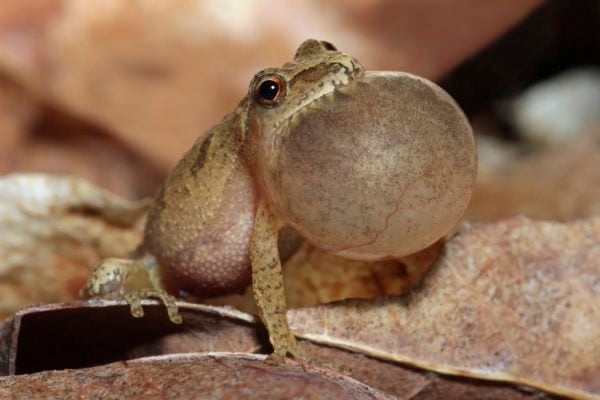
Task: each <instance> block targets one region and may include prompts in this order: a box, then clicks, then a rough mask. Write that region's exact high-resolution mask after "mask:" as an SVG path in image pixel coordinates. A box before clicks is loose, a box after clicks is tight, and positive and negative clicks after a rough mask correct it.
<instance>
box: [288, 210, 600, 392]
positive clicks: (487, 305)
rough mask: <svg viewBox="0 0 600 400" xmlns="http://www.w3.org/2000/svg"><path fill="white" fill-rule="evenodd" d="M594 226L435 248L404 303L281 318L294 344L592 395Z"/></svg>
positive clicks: (526, 223) (511, 223) (479, 237)
mask: <svg viewBox="0 0 600 400" xmlns="http://www.w3.org/2000/svg"><path fill="white" fill-rule="evenodd" d="M598 259H600V218H595V219H592V220H589V221H587V222H585V221H584V222H578V223H573V224H570V225H561V224H556V223H549V222H533V221H530V220H528V219H526V218H515V219H511V220H507V221H504V222H501V223H498V224H496V225H487V226H475V227H472V228H470V229H468V230H467V231H466V232H465V233H462V234H461V235H459V236H457V237H456V238H455V239H453V240H452V241H450V242H449V243H448V244H447V247H446V249H445V255H444V257H443V258H442V259H441V260H440V261H439V262H438V263H437V264H436V266H435V267H434V269H433V270H432V271H431V273H430V275H429V276H428V278H427V279H426V280H425V283H424V285H423V286H422V287H421V288H420V289H419V290H416V291H415V292H414V293H412V294H411V295H410V296H408V297H405V298H390V297H383V298H379V299H376V300H371V301H361V300H349V301H344V302H340V303H333V304H329V305H322V306H317V307H311V308H308V309H298V310H290V312H289V320H290V324H291V325H292V327H293V329H294V330H295V332H297V333H298V334H299V335H300V336H301V337H304V338H307V339H310V340H312V341H315V342H319V343H326V344H330V345H335V346H340V347H343V348H347V349H352V350H355V351H361V352H364V353H366V354H369V355H372V356H374V357H379V358H384V359H388V360H395V361H400V362H405V363H408V364H410V365H415V366H419V367H423V368H428V369H431V370H434V371H439V372H441V373H447V374H454V375H460V376H471V377H478V378H482V379H488V380H498V381H510V382H515V383H521V384H525V385H529V386H533V387H537V388H541V389H543V390H546V391H549V392H552V393H557V394H564V395H568V396H573V397H578V398H593V397H594V396H596V397H597V396H600V358H599V357H598V354H600V318H599V315H600V310H599V309H598V306H599V305H600V298H599V296H600V279H599V277H600V270H599V267H600V264H598V261H597V260H598Z"/></svg>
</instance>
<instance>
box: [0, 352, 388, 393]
mask: <svg viewBox="0 0 600 400" xmlns="http://www.w3.org/2000/svg"><path fill="white" fill-rule="evenodd" d="M264 358H265V356H258V355H249V354H237V355H236V354H219V353H214V354H204V355H197V356H192V355H171V356H164V357H160V358H150V359H141V360H138V361H133V362H131V361H130V362H127V363H114V364H109V365H106V366H103V367H96V368H93V369H78V370H65V371H47V372H42V373H37V374H32V375H24V376H19V377H8V378H0V397H4V396H11V398H14V399H32V398H41V397H42V396H43V397H44V398H65V399H80V398H101V399H123V398H126V399H144V400H146V399H197V398H207V397H210V398H218V399H240V398H243V399H265V398H274V399H283V398H303V399H356V400H357V399H388V398H389V397H388V396H386V395H385V394H383V393H381V392H379V391H377V390H375V389H373V388H370V387H369V386H367V385H365V384H363V383H360V382H358V381H355V380H354V379H352V378H349V377H347V376H345V375H343V374H340V373H337V372H335V371H331V370H328V369H324V368H321V367H319V366H316V365H308V364H300V363H296V362H293V361H288V362H286V363H284V364H282V365H280V366H273V365H269V364H267V363H265V362H264Z"/></svg>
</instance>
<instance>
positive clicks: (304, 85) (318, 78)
mask: <svg viewBox="0 0 600 400" xmlns="http://www.w3.org/2000/svg"><path fill="white" fill-rule="evenodd" d="M363 72H364V69H363V67H362V65H361V64H360V63H359V62H358V60H356V59H355V58H353V57H352V56H350V55H348V54H345V53H342V52H341V51H338V50H337V49H336V48H335V46H333V45H332V44H331V43H329V42H325V41H320V40H315V39H308V40H306V41H304V42H303V43H302V44H301V45H300V47H299V48H298V50H297V51H296V54H295V56H294V59H293V60H292V61H290V62H288V63H286V64H285V65H283V66H282V67H280V68H267V69H264V70H262V71H260V72H258V73H257V74H256V75H255V76H254V79H252V82H251V83H250V88H249V91H248V97H247V99H248V101H249V104H248V107H249V115H248V119H249V121H252V120H255V121H257V122H258V123H259V124H260V126H261V128H262V130H265V129H266V130H268V131H271V132H272V131H275V130H277V128H278V127H279V126H280V125H281V124H282V123H285V122H286V121H287V120H289V118H290V117H292V116H294V115H295V114H297V113H298V112H299V111H301V110H302V109H304V108H305V107H307V106H309V105H310V103H312V102H313V101H315V100H317V99H319V98H321V97H322V96H325V95H327V94H328V93H331V92H333V91H334V90H335V89H336V88H338V87H341V86H344V85H347V84H348V83H350V82H352V81H353V80H355V79H357V78H358V77H359V76H360V75H361V74H362V73H363Z"/></svg>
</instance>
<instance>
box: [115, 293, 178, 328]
mask: <svg viewBox="0 0 600 400" xmlns="http://www.w3.org/2000/svg"><path fill="white" fill-rule="evenodd" d="M150 298H156V299H158V300H160V301H161V302H162V303H163V304H164V306H165V307H166V308H167V315H168V316H169V319H170V320H171V322H173V323H174V324H181V323H182V322H183V318H182V317H181V314H179V310H178V308H177V304H176V303H175V297H173V296H171V295H169V294H168V293H167V292H165V291H163V290H159V289H141V290H138V291H135V292H133V293H127V294H125V295H123V299H124V300H125V301H127V303H128V304H129V308H130V311H131V315H133V316H134V317H135V318H141V317H143V316H144V310H143V309H142V300H143V299H150Z"/></svg>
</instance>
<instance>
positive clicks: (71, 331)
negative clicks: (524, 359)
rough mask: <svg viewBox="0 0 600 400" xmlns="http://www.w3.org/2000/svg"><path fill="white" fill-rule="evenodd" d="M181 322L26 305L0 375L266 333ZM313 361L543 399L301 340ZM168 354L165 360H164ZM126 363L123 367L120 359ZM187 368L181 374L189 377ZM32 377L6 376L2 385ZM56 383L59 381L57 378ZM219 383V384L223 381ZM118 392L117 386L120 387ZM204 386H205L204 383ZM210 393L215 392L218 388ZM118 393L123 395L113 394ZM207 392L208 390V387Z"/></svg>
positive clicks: (240, 340)
mask: <svg viewBox="0 0 600 400" xmlns="http://www.w3.org/2000/svg"><path fill="white" fill-rule="evenodd" d="M179 306H180V311H181V313H182V315H183V317H184V323H183V325H174V324H172V323H171V322H170V321H169V320H168V318H167V316H166V313H165V310H164V306H162V305H160V304H157V303H156V302H149V301H146V302H145V304H144V310H145V312H146V316H145V317H144V318H141V319H135V318H132V317H131V315H130V314H129V307H128V306H127V305H125V304H123V302H117V301H114V300H113V301H110V300H95V301H87V302H73V303H68V304H57V305H45V306H34V307H30V308H27V309H23V310H21V311H19V312H18V313H17V314H16V315H15V317H14V318H12V319H11V320H8V321H6V322H5V323H4V324H2V325H0V333H1V335H0V375H3V374H7V373H9V374H15V373H16V374H32V373H35V372H41V371H45V370H57V369H73V368H78V369H80V368H84V367H89V366H92V365H100V364H106V363H111V362H116V361H120V360H130V359H132V358H135V357H143V356H150V355H154V356H157V355H168V354H172V353H184V352H188V353H197V352H202V351H207V352H215V351H224V352H232V351H233V352H235V351H256V350H259V349H262V351H263V352H264V351H268V347H267V341H268V338H267V336H266V332H265V330H264V328H263V327H262V326H260V325H256V324H255V322H256V320H255V318H254V317H252V316H250V315H247V314H243V313H240V312H239V311H235V310H232V309H227V308H216V307H210V306H204V305H195V304H189V303H179ZM301 345H302V346H303V348H304V349H305V350H306V351H307V352H308V354H309V355H310V357H311V358H312V360H313V362H314V364H315V365H317V366H318V365H323V366H326V367H329V368H334V369H336V370H338V371H340V372H342V373H344V374H345V375H347V376H349V377H351V378H353V379H356V380H359V381H361V382H363V383H366V384H367V385H369V386H371V387H373V388H375V389H377V390H380V391H382V392H385V393H386V394H388V395H393V396H398V398H402V399H411V400H416V399H434V398H440V399H445V400H448V399H463V398H478V399H497V398H511V399H523V400H524V399H532V398H534V397H535V399H538V400H540V399H543V398H546V397H547V396H546V395H545V394H544V393H542V392H537V391H532V390H528V391H524V390H521V389H519V388H515V387H512V386H511V385H506V384H503V383H493V382H486V381H479V380H475V379H466V378H461V377H448V376H443V375H442V376H440V375H437V374H434V373H431V372H429V371H427V370H420V369H417V368H413V367H410V366H403V365H402V364H398V363H393V362H388V361H385V360H380V359H376V358H372V357H368V356H365V355H363V354H359V353H352V352H349V351H346V350H342V349H337V348H332V347H326V346H321V345H315V344H311V343H309V342H306V341H301ZM169 359H172V357H169ZM128 365H131V364H128ZM105 368H106V367H100V368H94V369H88V370H87V372H82V373H81V374H80V375H79V377H80V379H94V378H95V377H96V376H97V375H98V373H99V371H103V370H105ZM194 373H195V372H194V370H188V371H182V372H181V374H182V375H183V376H187V378H188V380H189V381H195V379H196V376H195V375H194ZM36 379H37V378H35V377H33V378H30V377H28V376H13V377H11V378H7V379H4V380H0V393H1V390H2V388H3V387H4V388H7V387H13V386H14V385H21V384H23V385H25V383H24V382H30V381H31V380H34V381H35V380H36ZM63 384H66V383H64V382H63ZM224 384H227V383H224ZM119 390H125V389H124V388H121V389H119ZM206 390H208V388H206ZM211 390H214V391H218V390H219V388H212V389H211ZM114 393H115V395H117V393H118V394H120V395H122V396H125V395H126V393H125V392H121V391H119V392H117V389H115V392H114ZM213 393H214V392H213Z"/></svg>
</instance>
